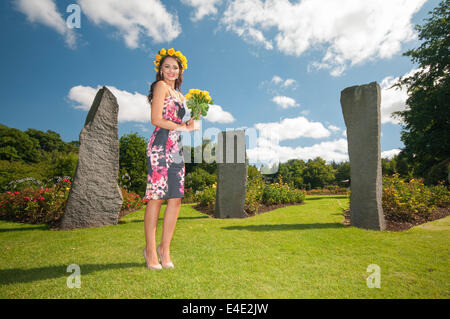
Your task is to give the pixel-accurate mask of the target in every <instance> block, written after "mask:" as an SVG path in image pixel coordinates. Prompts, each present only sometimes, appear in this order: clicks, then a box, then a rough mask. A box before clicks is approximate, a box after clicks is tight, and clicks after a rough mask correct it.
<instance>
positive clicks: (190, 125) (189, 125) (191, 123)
mask: <svg viewBox="0 0 450 319" xmlns="http://www.w3.org/2000/svg"><path fill="white" fill-rule="evenodd" d="M185 124H186V128H187V130H188V132H191V131H193V130H194V120H193V119H189V120H187V121H186V122H185Z"/></svg>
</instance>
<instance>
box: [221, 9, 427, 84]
mask: <svg viewBox="0 0 450 319" xmlns="http://www.w3.org/2000/svg"><path fill="white" fill-rule="evenodd" d="M425 2H426V0H365V1H361V0H340V1H336V0H302V1H299V2H297V3H291V2H290V1H288V0H267V1H261V0H234V1H231V2H230V3H229V5H228V7H227V9H226V11H225V13H224V16H223V18H222V19H221V22H222V24H224V25H225V26H226V29H227V30H231V31H233V32H235V33H236V34H238V35H239V36H240V37H242V38H243V39H244V40H248V39H249V36H248V34H249V33H256V32H259V34H258V37H251V39H252V40H253V42H254V41H256V42H258V43H262V44H263V45H264V46H266V48H267V47H268V46H269V47H271V46H273V45H272V42H275V44H276V46H277V48H278V49H279V50H280V51H281V52H283V53H285V54H289V55H296V56H300V55H301V54H303V53H304V52H305V51H307V50H309V49H318V48H325V49H326V53H325V55H324V56H323V58H322V60H321V61H315V62H314V63H313V64H312V66H314V67H316V68H319V69H320V68H325V69H330V70H331V74H332V75H333V76H339V75H341V74H342V73H343V72H344V70H345V69H346V68H347V67H348V66H349V65H350V66H353V65H358V64H361V63H364V62H366V61H368V60H375V59H379V58H390V57H392V56H393V55H394V54H396V53H398V52H400V50H401V45H402V43H404V42H408V41H410V40H413V39H415V37H416V34H415V32H414V30H413V27H412V24H411V19H412V16H413V15H414V14H415V13H416V12H417V11H418V10H419V9H420V8H421V7H422V5H423V4H424V3H425ZM273 31H274V32H273ZM270 34H274V36H273V39H270V38H267V37H268V36H269V35H270ZM268 44H269V45H268Z"/></svg>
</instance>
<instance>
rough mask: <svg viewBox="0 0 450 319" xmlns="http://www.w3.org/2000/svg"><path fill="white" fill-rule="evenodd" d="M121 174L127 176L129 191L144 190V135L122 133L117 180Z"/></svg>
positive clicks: (145, 164) (145, 156) (145, 146)
mask: <svg viewBox="0 0 450 319" xmlns="http://www.w3.org/2000/svg"><path fill="white" fill-rule="evenodd" d="M123 176H126V178H127V185H128V187H127V188H128V190H129V191H133V192H135V193H138V194H143V193H144V192H145V188H146V184H147V142H146V140H145V138H144V137H142V136H138V135H137V133H131V134H124V135H122V137H121V138H120V140H119V180H120V179H121V178H122V177H123ZM124 178H125V177H124ZM122 184H123V183H122Z"/></svg>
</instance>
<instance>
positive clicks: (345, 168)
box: [332, 162, 350, 185]
mask: <svg viewBox="0 0 450 319" xmlns="http://www.w3.org/2000/svg"><path fill="white" fill-rule="evenodd" d="M332 166H333V165H332ZM333 168H335V169H336V182H337V183H338V185H339V184H340V183H341V184H342V182H343V181H345V180H350V162H342V163H340V164H337V165H335V166H333Z"/></svg>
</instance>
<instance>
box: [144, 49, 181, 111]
mask: <svg viewBox="0 0 450 319" xmlns="http://www.w3.org/2000/svg"><path fill="white" fill-rule="evenodd" d="M167 58H174V59H175V60H176V61H177V63H178V69H179V70H180V72H179V74H178V79H176V80H175V90H177V91H180V88H181V83H183V72H182V71H183V64H182V62H181V60H180V59H179V58H178V57H177V56H175V55H172V56H170V55H166V56H165V57H164V58H162V59H161V61H160V62H159V67H160V68H161V67H162V65H163V63H164V61H165V60H166V59H167ZM160 70H161V69H158V72H156V80H155V82H153V83H152V84H151V85H150V91H149V92H148V96H147V99H148V103H150V105H152V100H153V89H154V87H155V84H156V82H158V81H161V80H163V79H164V76H163V75H161V73H160Z"/></svg>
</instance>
